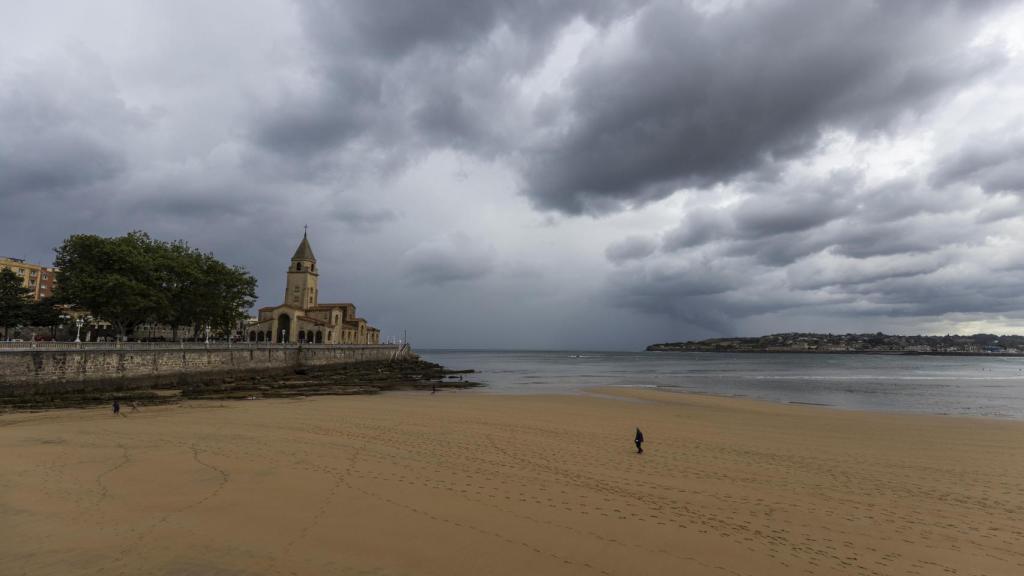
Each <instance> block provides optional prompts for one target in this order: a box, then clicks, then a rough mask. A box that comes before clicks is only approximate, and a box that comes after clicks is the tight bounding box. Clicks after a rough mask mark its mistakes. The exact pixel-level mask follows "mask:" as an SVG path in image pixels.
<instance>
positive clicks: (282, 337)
mask: <svg viewBox="0 0 1024 576" xmlns="http://www.w3.org/2000/svg"><path fill="white" fill-rule="evenodd" d="M284 332H285V331H284V329H282V330H281V340H280V342H281V344H284Z"/></svg>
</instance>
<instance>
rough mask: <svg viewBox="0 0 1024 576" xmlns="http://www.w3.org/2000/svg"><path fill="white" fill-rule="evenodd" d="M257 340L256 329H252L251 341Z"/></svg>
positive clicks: (250, 333)
mask: <svg viewBox="0 0 1024 576" xmlns="http://www.w3.org/2000/svg"><path fill="white" fill-rule="evenodd" d="M255 340H256V331H255V330H252V331H251V332H249V341H250V342H253V341H255Z"/></svg>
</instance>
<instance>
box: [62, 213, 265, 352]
mask: <svg viewBox="0 0 1024 576" xmlns="http://www.w3.org/2000/svg"><path fill="white" fill-rule="evenodd" d="M54 266H55V267H56V268H58V269H59V272H58V274H57V287H56V290H55V292H54V298H53V299H54V300H55V301H56V302H57V303H59V304H63V305H68V306H71V307H73V308H78V309H84V310H88V311H89V312H90V313H91V314H92V315H93V316H94V317H96V318H100V319H102V320H104V321H106V322H109V323H110V324H111V325H112V326H113V327H114V329H115V330H117V332H118V334H119V335H120V336H121V339H124V337H125V335H126V334H127V333H128V332H130V331H131V330H132V329H133V328H134V327H136V326H138V325H139V324H143V323H157V324H164V325H167V326H171V327H173V329H174V336H173V337H174V338H175V339H177V338H178V334H177V328H178V326H190V327H191V328H192V334H191V335H192V336H193V337H195V336H198V335H199V334H200V333H201V332H202V331H203V330H204V329H205V327H207V326H209V327H210V328H211V329H212V330H214V331H220V332H223V333H227V334H230V333H231V332H232V328H233V326H234V325H235V324H236V323H237V322H238V321H239V320H241V319H243V318H245V317H246V315H247V310H249V309H250V308H251V307H252V305H253V304H254V303H255V301H256V279H255V278H253V277H252V275H251V274H249V273H248V272H247V271H246V270H245V269H243V268H241V267H238V266H229V265H227V264H224V263H223V262H221V261H219V260H217V259H216V258H214V257H213V256H212V255H211V254H206V253H204V252H201V251H199V250H197V249H195V248H191V247H190V246H189V245H188V244H187V243H185V242H184V241H180V240H179V241H176V242H163V241H160V240H154V239H153V238H150V237H149V235H148V234H146V233H144V232H131V233H129V234H127V235H125V236H121V237H117V238H102V237H100V236H94V235H89V234H76V235H74V236H71V237H69V238H68V239H67V240H65V241H64V243H63V244H61V246H60V247H59V248H57V256H56V258H55V259H54Z"/></svg>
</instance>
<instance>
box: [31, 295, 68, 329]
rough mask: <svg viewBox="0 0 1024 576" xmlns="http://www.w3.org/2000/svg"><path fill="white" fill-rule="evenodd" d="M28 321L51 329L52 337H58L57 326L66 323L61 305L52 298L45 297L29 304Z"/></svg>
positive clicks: (32, 324)
mask: <svg viewBox="0 0 1024 576" xmlns="http://www.w3.org/2000/svg"><path fill="white" fill-rule="evenodd" d="M26 317H27V319H26V323H27V324H29V325H30V326H38V327H40V328H49V329H50V338H56V336H57V327H58V326H60V325H61V324H64V319H63V318H61V310H60V307H59V306H58V305H57V304H56V303H55V302H54V301H53V299H52V298H43V299H42V300H39V301H38V302H32V303H30V304H29V305H28V308H27V311H26Z"/></svg>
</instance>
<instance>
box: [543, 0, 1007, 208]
mask: <svg viewBox="0 0 1024 576" xmlns="http://www.w3.org/2000/svg"><path fill="white" fill-rule="evenodd" d="M989 4H990V3H976V2H966V1H964V2H952V1H946V2H924V1H910V2H866V1H865V2H821V1H819V0H793V1H780V2H763V3H759V2H745V3H737V4H736V5H734V6H732V7H729V8H727V9H725V10H724V11H723V12H720V13H716V14H713V15H705V14H702V13H699V12H697V11H696V10H694V9H693V8H691V7H690V6H688V5H687V4H685V3H680V2H667V1H666V2H654V3H653V4H652V5H651V6H650V7H648V8H647V9H646V10H644V11H643V12H642V13H641V14H640V15H639V17H638V19H637V21H636V24H635V27H634V28H633V30H632V32H631V34H630V36H629V40H628V42H626V44H627V46H626V47H625V48H609V49H607V50H606V53H604V54H599V55H597V56H592V57H590V58H588V59H586V60H584V61H583V62H582V63H581V66H580V68H579V70H578V71H577V73H576V74H575V77H574V78H573V98H572V102H571V104H570V105H569V106H568V110H567V111H566V114H567V115H570V116H571V122H570V124H569V128H568V129H567V130H565V131H564V132H563V133H562V134H560V135H558V136H557V137H555V138H553V139H552V140H551V141H549V142H547V143H545V145H544V146H543V147H542V148H540V149H539V150H537V151H535V153H534V154H533V155H532V156H531V161H530V163H529V164H528V165H527V169H526V179H527V193H528V194H529V195H530V196H531V198H533V199H534V201H535V202H536V203H537V204H538V205H540V206H542V207H544V208H552V209H557V210H562V211H565V212H570V213H579V212H582V211H586V210H599V211H600V210H606V209H609V208H610V207H615V206H618V205H621V204H623V203H627V204H628V203H636V202H638V201H643V200H647V199H651V198H657V197H662V196H665V195H667V194H669V193H670V192H672V191H673V190H676V189H678V188H681V187H687V186H704V185H708V184H711V183H714V182H721V181H728V180H730V179H731V178H732V177H734V176H736V175H738V174H741V173H744V172H747V171H749V170H753V169H756V168H759V167H762V166H764V165H765V164H766V163H771V162H772V161H777V160H780V159H787V158H794V157H797V156H799V155H801V154H804V153H806V152H808V151H810V150H812V149H813V148H814V146H815V144H816V143H817V142H818V139H819V135H820V134H821V131H822V130H823V129H826V128H836V127H838V128H843V129H846V130H850V131H853V132H855V133H861V134H869V133H872V132H873V131H876V130H879V129H885V128H887V127H888V126H889V125H890V123H891V122H892V121H893V120H894V119H896V118H898V117H900V116H901V115H903V114H905V113H908V112H913V111H921V110H925V109H927V108H928V107H929V106H931V105H932V104H933V103H934V102H936V100H937V99H938V98H939V97H940V96H942V95H943V94H945V93H946V92H947V91H948V90H950V89H952V88H956V87H959V86H961V85H962V84H963V83H964V82H966V81H968V80H969V79H971V78H972V77H974V76H976V75H977V74H979V73H981V72H983V71H986V70H989V69H992V68H993V67H994V66H995V65H997V64H999V63H1000V62H1001V61H1002V56H1001V55H1000V54H997V53H996V52H988V53H979V52H978V51H973V52H971V51H968V50H966V48H965V46H966V44H967V43H968V42H969V41H970V40H971V39H972V38H973V35H974V34H975V32H976V29H977V28H976V23H977V21H978V17H979V16H981V15H983V14H984V13H985V10H986V9H987V8H988V7H989Z"/></svg>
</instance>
